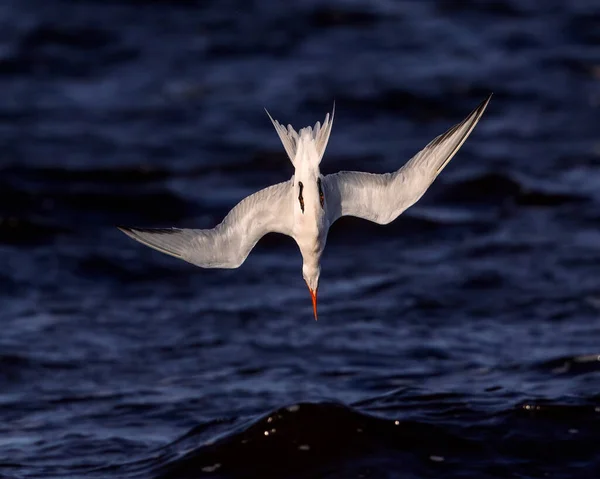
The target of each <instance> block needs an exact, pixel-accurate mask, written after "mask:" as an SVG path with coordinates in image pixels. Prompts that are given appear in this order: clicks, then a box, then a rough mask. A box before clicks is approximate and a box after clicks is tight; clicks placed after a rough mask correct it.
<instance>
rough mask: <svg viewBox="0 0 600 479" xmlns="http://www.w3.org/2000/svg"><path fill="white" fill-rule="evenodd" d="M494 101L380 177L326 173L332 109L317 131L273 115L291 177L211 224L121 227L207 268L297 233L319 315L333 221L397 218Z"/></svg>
mask: <svg viewBox="0 0 600 479" xmlns="http://www.w3.org/2000/svg"><path fill="white" fill-rule="evenodd" d="M490 99H491V95H490V96H489V97H488V98H487V99H486V100H484V101H483V102H482V103H481V104H480V105H479V106H478V107H477V108H476V109H475V110H473V112H471V114H470V115H469V116H468V117H467V118H465V119H464V120H463V121H462V122H461V123H459V124H457V125H455V126H454V127H453V128H451V129H450V130H448V131H447V132H446V133H444V134H442V135H440V136H438V137H437V138H435V139H434V140H433V141H431V142H430V143H429V144H428V145H427V146H426V147H425V148H424V149H423V150H421V151H420V152H419V153H417V154H416V155H415V156H414V157H413V158H412V159H411V160H409V161H408V162H407V163H406V164H405V165H404V166H403V167H402V168H400V169H399V170H397V171H395V172H393V173H386V174H382V175H376V174H372V173H361V172H356V171H342V172H339V173H335V174H332V175H327V176H323V175H321V173H320V171H319V164H320V162H321V159H322V158H323V154H324V153H325V149H326V147H327V142H328V141H329V136H330V134H331V127H332V125H333V117H334V112H332V115H331V118H330V117H329V114H327V116H326V117H325V121H324V122H323V125H320V124H319V122H317V123H316V125H315V127H314V128H311V127H307V128H303V129H301V130H300V131H299V132H296V130H294V128H292V126H291V125H288V127H287V129H286V128H285V127H284V126H283V125H281V124H280V123H279V122H277V121H276V120H273V119H272V118H271V115H269V118H271V121H272V122H273V125H274V126H275V130H276V131H277V134H278V135H279V138H280V139H281V142H282V143H283V146H284V148H285V151H286V153H287V154H288V156H289V158H290V160H291V161H292V164H293V165H294V168H295V172H294V176H292V178H291V179H290V180H288V181H285V182H283V183H279V184H276V185H273V186H269V187H268V188H265V189H263V190H261V191H259V192H257V193H254V194H253V195H250V196H248V197H247V198H245V199H243V200H242V201H241V202H240V203H238V204H237V206H235V207H234V208H233V209H232V210H231V211H230V212H229V214H228V215H227V216H226V217H225V219H224V220H223V221H222V222H221V223H220V224H219V225H217V226H216V227H215V228H213V229H203V230H201V229H177V228H170V229H142V228H124V227H122V228H119V229H120V230H121V231H123V232H124V233H125V234H127V235H128V236H130V237H131V238H133V239H135V240H137V241H139V242H141V243H143V244H145V245H147V246H150V247H151V248H154V249H156V250H158V251H161V252H162V253H166V254H169V255H172V256H175V257H176V258H179V259H183V260H185V261H188V262H190V263H192V264H195V265H196V266H201V267H203V268H237V267H238V266H240V265H241V264H242V263H243V262H244V260H245V259H246V257H247V256H248V254H249V253H250V251H252V248H254V246H255V245H256V243H257V242H258V241H259V240H260V239H261V238H262V237H263V236H264V235H265V234H267V233H270V232H275V233H282V234H285V235H288V236H291V237H292V238H294V240H295V241H296V243H297V244H298V246H299V248H300V252H301V254H302V258H303V266H302V273H303V276H304V280H305V281H306V283H307V285H308V288H309V291H310V293H311V297H312V300H313V308H314V314H315V319H316V318H317V308H316V306H317V289H318V284H319V274H320V258H321V254H322V253H323V249H324V248H325V243H326V241H327V233H328V231H329V228H330V227H331V225H332V224H333V223H334V222H335V221H336V220H337V219H338V218H340V217H342V216H356V217H359V218H364V219H366V220H369V221H373V222H375V223H379V224H387V223H389V222H391V221H393V220H394V219H396V218H397V217H398V216H399V215H400V214H401V213H402V212H403V211H404V210H406V209H407V208H408V207H410V206H411V205H413V204H414V203H416V202H417V201H418V200H419V199H420V198H421V196H423V194H424V193H425V191H427V189H428V188H429V186H430V185H431V183H432V182H433V181H434V180H435V178H436V177H437V175H438V174H439V173H440V172H441V171H442V169H443V168H444V167H445V166H446V165H447V164H448V162H449V161H450V160H451V159H452V157H453V156H454V155H455V154H456V152H457V151H458V150H459V149H460V147H461V146H462V144H463V143H464V142H465V140H466V139H467V137H468V136H469V134H470V133H471V131H473V128H475V125H476V124H477V122H478V121H479V119H480V118H481V116H482V115H483V112H484V111H485V109H486V107H487V105H488V103H489V101H490ZM334 111H335V106H334ZM267 114H269V113H268V112H267Z"/></svg>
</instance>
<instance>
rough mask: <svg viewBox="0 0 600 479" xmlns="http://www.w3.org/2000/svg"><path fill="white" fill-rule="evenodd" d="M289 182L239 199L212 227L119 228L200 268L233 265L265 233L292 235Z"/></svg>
mask: <svg viewBox="0 0 600 479" xmlns="http://www.w3.org/2000/svg"><path fill="white" fill-rule="evenodd" d="M292 202H293V195H292V188H291V181H286V182H283V183H279V184H276V185H273V186H270V187H268V188H265V189H263V190H260V191H259V192H257V193H254V194H253V195H250V196H248V197H247V198H245V199H243V200H242V201H240V202H239V203H238V204H237V205H236V206H235V207H234V208H233V209H232V210H231V211H230V212H229V214H228V215H227V216H226V217H225V219H224V220H223V221H222V222H221V223H220V224H219V225H218V226H216V227H215V228H213V229H204V230H200V229H178V228H169V229H157V228H154V229H140V228H124V227H120V228H119V229H120V230H121V231H123V233H125V234H126V235H128V236H130V237H131V238H133V239H134V240H137V241H139V242H140V243H143V244H145V245H146V246H150V247H151V248H154V249H156V250H158V251H160V252H162V253H166V254H169V255H171V256H175V257H176V258H179V259H182V260H184V261H188V262H189V263H192V264H195V265H196V266H200V267H202V268H237V267H238V266H240V265H241V264H242V263H243V262H244V260H245V259H246V257H247V256H248V254H249V253H250V251H252V248H254V246H255V245H256V243H258V241H259V240H260V239H261V238H262V237H263V236H264V235H265V234H267V233H271V232H274V233H282V234H286V235H290V236H291V234H292V227H293V217H294V214H293V203H292Z"/></svg>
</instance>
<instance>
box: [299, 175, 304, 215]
mask: <svg viewBox="0 0 600 479" xmlns="http://www.w3.org/2000/svg"><path fill="white" fill-rule="evenodd" d="M303 188H304V185H303V184H302V182H301V181H300V182H298V190H299V192H298V201H299V202H300V209H301V210H302V213H304V198H302V189H303Z"/></svg>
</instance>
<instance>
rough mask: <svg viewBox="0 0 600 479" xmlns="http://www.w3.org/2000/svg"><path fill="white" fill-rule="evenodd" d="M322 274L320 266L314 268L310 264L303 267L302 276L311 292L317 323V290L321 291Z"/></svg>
mask: <svg viewBox="0 0 600 479" xmlns="http://www.w3.org/2000/svg"><path fill="white" fill-rule="evenodd" d="M320 274H321V267H320V266H319V265H316V266H312V265H309V264H306V263H305V264H303V265H302V276H303V278H304V281H306V286H308V291H310V296H311V298H312V303H313V311H314V313H315V321H316V320H317V319H318V318H317V290H318V289H319V275H320Z"/></svg>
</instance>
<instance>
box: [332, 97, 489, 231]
mask: <svg viewBox="0 0 600 479" xmlns="http://www.w3.org/2000/svg"><path fill="white" fill-rule="evenodd" d="M491 97H492V96H491V95H490V96H489V97H488V98H487V99H486V100H484V101H483V102H482V103H481V104H480V105H479V106H478V107H477V108H476V109H475V110H473V111H472V112H471V114H470V115H469V116H468V117H467V118H465V119H464V120H463V121H462V122H461V123H459V124H457V125H455V126H454V127H452V128H451V129H450V130H448V131H447V132H446V133H444V134H442V135H440V136H438V137H437V138H435V139H434V140H433V141H431V142H430V143H429V144H428V145H427V146H426V147H425V148H424V149H423V150H421V151H420V152H419V153H417V154H416V155H415V156H414V157H413V158H412V159H410V160H409V161H408V162H407V163H406V164H405V165H404V166H403V167H402V168H400V169H399V170H397V171H395V172H394V173H385V174H382V175H377V174H372V173H361V172H357V171H341V172H339V173H335V174H332V175H327V176H325V178H324V182H323V183H324V186H325V198H326V201H327V215H328V220H329V224H330V225H331V224H333V223H334V222H335V221H336V220H337V219H338V218H340V217H341V216H356V217H358V218H363V219H366V220H369V221H373V222H375V223H379V224H387V223H389V222H391V221H393V220H394V219H396V218H397V217H398V216H399V215H400V214H401V213H402V212H403V211H404V210H406V209H407V208H408V207H409V206H411V205H413V204H415V203H416V202H417V201H418V200H419V199H420V198H421V196H423V194H424V193H425V191H427V189H428V188H429V186H430V185H431V183H433V180H435V178H436V177H437V175H438V174H439V173H440V172H441V171H442V169H443V168H444V167H445V166H446V165H447V164H448V162H449V161H450V160H451V159H452V157H453V156H454V155H455V154H456V152H457V151H458V150H459V149H460V147H461V146H462V144H463V143H464V142H465V140H466V139H467V138H468V136H469V135H470V134H471V132H472V131H473V128H475V125H476V124H477V122H478V121H479V119H480V118H481V115H483V112H484V111H485V108H486V107H487V105H488V103H489V101H490V99H491Z"/></svg>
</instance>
